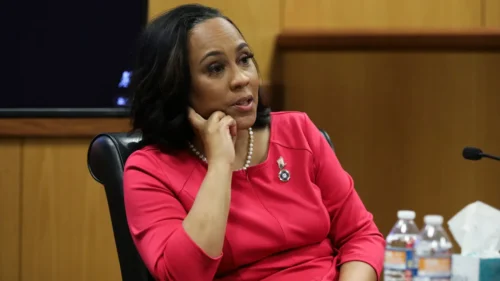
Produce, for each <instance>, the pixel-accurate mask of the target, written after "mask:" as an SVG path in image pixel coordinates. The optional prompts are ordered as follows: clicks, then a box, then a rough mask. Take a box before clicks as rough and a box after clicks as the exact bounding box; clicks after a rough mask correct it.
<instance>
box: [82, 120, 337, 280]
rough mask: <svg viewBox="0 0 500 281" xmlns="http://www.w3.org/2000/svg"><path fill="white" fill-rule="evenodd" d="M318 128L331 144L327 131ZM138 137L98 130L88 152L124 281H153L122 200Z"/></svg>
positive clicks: (88, 160) (136, 134) (137, 134)
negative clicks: (126, 169)
mask: <svg viewBox="0 0 500 281" xmlns="http://www.w3.org/2000/svg"><path fill="white" fill-rule="evenodd" d="M320 131H321V133H322V134H323V135H324V136H325V138H326V140H327V141H328V143H329V144H330V146H331V147H332V148H333V144H332V141H331V140H330V137H329V136H328V134H327V133H326V131H324V130H321V129H320ZM140 140H141V134H140V133H135V134H132V135H130V134H127V133H105V134H99V135H97V136H96V137H95V138H94V139H93V140H92V141H91V143H90V147H89V150H88V154H87V165H88V168H89V171H90V174H91V175H92V177H93V178H94V179H95V180H96V181H97V182H99V183H100V184H102V185H104V190H105V192H106V197H107V200H108V207H109V213H110V216H111V224H112V226H113V234H114V237H115V244H116V249H117V251H118V260H119V262H120V271H121V275H122V280H123V281H154V278H153V277H152V276H151V274H150V273H149V271H148V269H147V268H146V266H145V265H144V263H143V261H142V259H141V257H140V256H139V253H138V252H137V249H136V248H135V245H134V243H133V241H132V237H131V235H130V231H129V228H128V224H127V217H126V214H125V206H124V202H123V201H124V200H123V168H124V164H125V161H126V160H127V158H128V157H129V156H130V154H132V152H134V151H135V150H136V149H137V148H138V143H139V141H140Z"/></svg>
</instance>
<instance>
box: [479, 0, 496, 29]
mask: <svg viewBox="0 0 500 281" xmlns="http://www.w3.org/2000/svg"><path fill="white" fill-rule="evenodd" d="M482 1H483V2H484V4H483V15H484V19H483V22H484V26H485V27H500V0H482Z"/></svg>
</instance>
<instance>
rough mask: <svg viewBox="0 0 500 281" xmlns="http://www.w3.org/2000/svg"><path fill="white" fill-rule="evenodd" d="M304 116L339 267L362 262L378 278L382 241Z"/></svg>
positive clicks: (326, 146) (346, 176)
mask: <svg viewBox="0 0 500 281" xmlns="http://www.w3.org/2000/svg"><path fill="white" fill-rule="evenodd" d="M304 115H305V116H304V117H305V128H306V132H305V133H306V134H307V137H308V138H309V143H310V146H311V149H312V151H313V154H314V165H315V171H316V184H317V185H318V186H319V187H320V188H321V192H322V196H323V202H324V203H325V205H326V207H327V209H328V212H329V214H330V218H331V228H330V238H331V239H332V241H333V244H334V246H335V248H336V249H337V250H338V251H339V265H342V264H343V263H346V262H348V261H361V262H364V263H367V264H369V265H370V266H372V267H373V269H374V270H375V271H376V273H377V276H378V278H380V275H381V273H382V269H383V263H384V251H385V239H384V237H383V236H382V234H381V233H380V231H379V230H378V228H377V226H376V225H375V222H374V220H373V215H372V214H371V213H369V212H368V211H367V210H366V208H365V206H364V205H363V202H362V201H361V199H360V197H359V196H358V194H357V192H356V190H355V189H354V184H353V180H352V178H351V176H350V175H349V174H348V173H347V172H346V171H345V170H344V169H343V168H342V166H341V164H340V163H339V161H338V159H337V157H336V155H335V153H334V152H333V150H332V148H331V147H330V145H329V144H328V142H327V141H326V139H325V138H324V137H323V135H322V134H321V133H320V132H319V130H318V129H317V127H316V126H315V125H314V124H313V122H312V121H311V120H310V119H309V117H308V116H307V115H306V114H304Z"/></svg>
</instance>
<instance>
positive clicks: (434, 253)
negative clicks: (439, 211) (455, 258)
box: [413, 215, 453, 281]
mask: <svg viewBox="0 0 500 281" xmlns="http://www.w3.org/2000/svg"><path fill="white" fill-rule="evenodd" d="M424 222H425V227H424V229H422V231H421V232H420V234H419V235H418V238H417V241H416V242H415V262H416V263H417V266H418V274H417V277H416V278H414V279H413V280H414V281H450V280H451V256H452V251H453V245H452V243H451V240H450V237H449V236H448V234H447V233H446V230H444V228H443V217H442V216H439V215H427V216H425V217H424Z"/></svg>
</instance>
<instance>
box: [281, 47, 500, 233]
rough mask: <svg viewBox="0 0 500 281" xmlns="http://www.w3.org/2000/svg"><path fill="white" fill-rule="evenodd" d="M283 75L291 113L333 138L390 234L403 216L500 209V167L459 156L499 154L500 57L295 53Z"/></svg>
mask: <svg viewBox="0 0 500 281" xmlns="http://www.w3.org/2000/svg"><path fill="white" fill-rule="evenodd" d="M284 69H285V74H284V77H285V82H286V83H285V92H286V99H285V108H286V109H287V110H300V111H305V112H307V113H308V114H309V115H310V116H311V118H312V119H313V120H314V121H315V123H316V124H317V125H318V126H319V127H321V128H325V129H326V130H327V131H328V133H329V134H330V136H331V138H332V140H333V142H334V144H335V147H336V151H337V154H338V156H339V158H340V160H341V162H342V163H343V166H344V167H345V168H346V170H347V171H348V172H350V173H351V174H352V175H353V177H354V181H355V184H356V188H357V190H358V191H359V193H360V194H361V197H362V198H363V200H364V202H365V203H366V205H367V207H368V208H369V209H370V210H371V211H373V213H374V214H375V219H376V221H377V223H378V225H379V227H380V229H381V230H382V232H383V233H388V232H389V230H390V228H391V227H392V225H393V223H394V222H395V220H396V212H397V210H398V209H403V208H404V209H407V208H409V209H414V210H416V211H417V216H418V219H417V221H418V223H419V225H422V217H423V216H424V215H425V214H429V213H438V214H442V215H443V216H444V217H445V219H446V220H447V219H449V218H450V217H451V216H452V215H453V214H454V213H456V212H457V211H459V210H460V209H461V208H462V207H464V206H465V205H466V204H468V203H471V202H473V201H476V200H482V201H484V202H486V203H488V204H491V205H492V206H496V207H498V206H500V189H498V182H500V173H498V163H495V162H492V161H488V160H487V159H485V160H482V161H480V162H470V161H466V160H464V159H462V156H461V151H462V148H463V147H464V146H466V145H473V146H479V147H481V148H483V149H485V150H487V151H490V152H491V153H494V154H500V142H498V140H499V139H500V131H499V130H497V129H496V128H497V127H498V123H499V122H500V111H498V105H499V104H500V95H498V92H500V83H498V79H497V75H498V72H499V71H500V55H498V54H474V53H466V54H459V53H383V52H377V53H361V52H339V53H334V52H332V53H313V52H312V53H300V52H290V53H288V54H286V55H285V58H284Z"/></svg>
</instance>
